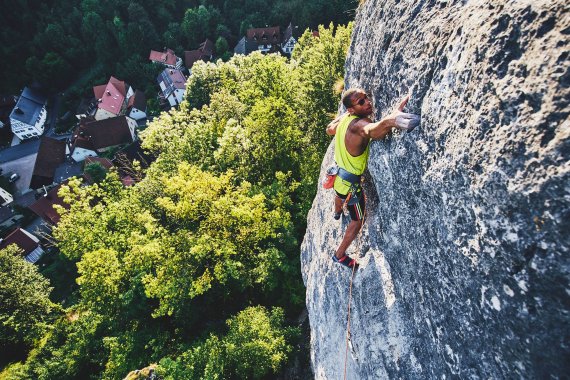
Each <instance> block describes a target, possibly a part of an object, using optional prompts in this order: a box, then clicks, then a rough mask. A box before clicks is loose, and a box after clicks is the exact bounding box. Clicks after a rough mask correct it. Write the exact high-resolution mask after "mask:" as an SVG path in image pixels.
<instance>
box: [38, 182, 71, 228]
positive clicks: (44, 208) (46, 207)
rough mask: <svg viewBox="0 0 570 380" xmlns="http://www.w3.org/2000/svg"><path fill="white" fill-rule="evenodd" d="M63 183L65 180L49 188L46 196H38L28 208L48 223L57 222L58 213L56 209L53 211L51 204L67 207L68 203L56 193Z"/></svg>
mask: <svg viewBox="0 0 570 380" xmlns="http://www.w3.org/2000/svg"><path fill="white" fill-rule="evenodd" d="M64 184H67V182H64V183H62V184H60V185H57V186H56V187H54V188H53V189H51V190H50V191H49V192H48V193H47V196H45V197H43V196H42V197H40V198H39V199H38V200H37V201H36V203H34V204H32V205H31V206H30V210H32V211H33V212H35V213H36V214H37V215H38V216H39V217H41V218H42V219H43V220H45V221H46V222H48V223H50V224H57V223H58V222H59V219H60V215H59V214H58V213H57V211H55V209H54V208H53V206H54V205H60V206H63V207H65V208H66V209H69V205H68V204H67V203H65V202H64V201H63V198H61V197H60V196H59V195H58V194H57V192H58V191H59V189H60V188H61V186H63V185H64Z"/></svg>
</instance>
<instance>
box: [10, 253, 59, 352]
mask: <svg viewBox="0 0 570 380" xmlns="http://www.w3.org/2000/svg"><path fill="white" fill-rule="evenodd" d="M0 284H1V285H0V350H1V351H2V357H4V356H5V355H13V354H14V352H12V350H22V349H23V348H26V347H30V346H31V344H32V343H33V342H34V340H36V339H38V338H40V337H41V335H42V333H43V332H45V331H46V327H47V325H46V324H47V323H48V322H49V320H50V318H51V317H52V316H53V313H54V312H56V311H57V310H58V308H57V306H56V305H55V304H53V303H52V302H51V301H50V299H49V294H50V292H51V290H52V288H51V287H50V286H49V281H48V280H47V279H45V278H44V277H43V276H42V275H41V274H39V273H38V271H37V269H36V267H35V266H34V265H33V264H31V263H28V262H27V261H26V260H24V258H23V257H22V255H21V251H20V249H19V248H17V246H16V245H10V246H8V247H7V248H5V249H2V250H0Z"/></svg>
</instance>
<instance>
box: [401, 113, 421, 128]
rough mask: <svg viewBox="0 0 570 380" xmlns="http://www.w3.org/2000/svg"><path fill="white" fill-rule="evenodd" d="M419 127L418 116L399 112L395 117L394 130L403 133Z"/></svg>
mask: <svg viewBox="0 0 570 380" xmlns="http://www.w3.org/2000/svg"><path fill="white" fill-rule="evenodd" d="M418 125H420V116H419V115H416V114H413V113H407V112H400V113H398V115H397V116H396V128H397V129H400V130H403V131H411V130H413V129H414V128H415V127H417V126H418Z"/></svg>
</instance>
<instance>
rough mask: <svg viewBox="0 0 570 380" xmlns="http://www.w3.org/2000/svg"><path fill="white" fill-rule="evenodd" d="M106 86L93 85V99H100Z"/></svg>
mask: <svg viewBox="0 0 570 380" xmlns="http://www.w3.org/2000/svg"><path fill="white" fill-rule="evenodd" d="M106 87H107V85H106V84H101V85H99V86H95V87H93V94H94V95H95V99H101V98H102V97H103V94H104V93H105V88H106Z"/></svg>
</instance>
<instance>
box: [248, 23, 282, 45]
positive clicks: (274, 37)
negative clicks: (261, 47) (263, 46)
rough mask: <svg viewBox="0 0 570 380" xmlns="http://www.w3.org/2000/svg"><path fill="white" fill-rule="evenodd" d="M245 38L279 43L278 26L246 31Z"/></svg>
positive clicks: (279, 33)
mask: <svg viewBox="0 0 570 380" xmlns="http://www.w3.org/2000/svg"><path fill="white" fill-rule="evenodd" d="M246 36H247V38H248V39H249V40H252V39H257V40H258V41H259V40H262V39H263V38H264V37H265V38H267V40H268V41H270V42H281V32H280V31H279V27H278V26H273V27H270V28H253V29H248V30H247V34H246Z"/></svg>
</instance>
